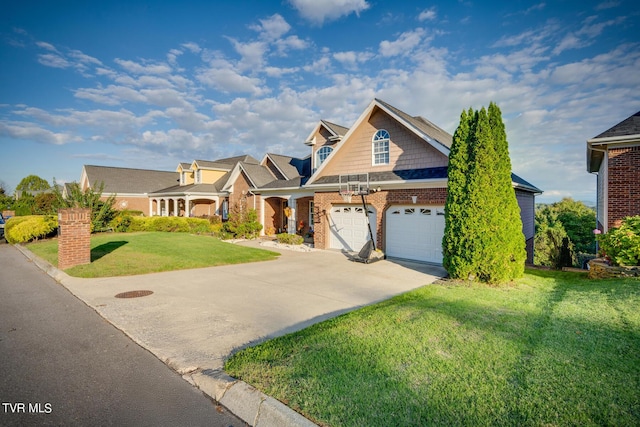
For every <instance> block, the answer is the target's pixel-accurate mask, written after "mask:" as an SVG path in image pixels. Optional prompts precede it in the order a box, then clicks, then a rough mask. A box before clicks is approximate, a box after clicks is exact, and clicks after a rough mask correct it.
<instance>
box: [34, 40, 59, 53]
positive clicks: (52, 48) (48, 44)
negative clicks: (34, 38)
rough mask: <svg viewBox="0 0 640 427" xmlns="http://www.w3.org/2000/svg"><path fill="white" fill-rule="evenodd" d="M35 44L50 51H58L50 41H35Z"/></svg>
mask: <svg viewBox="0 0 640 427" xmlns="http://www.w3.org/2000/svg"><path fill="white" fill-rule="evenodd" d="M36 46H38V47H40V48H42V49H45V50H50V51H51V52H57V51H58V49H56V48H55V47H54V46H53V45H52V44H51V43H47V42H36Z"/></svg>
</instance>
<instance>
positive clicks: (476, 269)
mask: <svg viewBox="0 0 640 427" xmlns="http://www.w3.org/2000/svg"><path fill="white" fill-rule="evenodd" d="M448 174H449V182H448V186H447V202H446V206H445V212H446V213H445V235H444V237H443V243H442V247H443V258H444V260H443V264H444V265H445V267H446V268H447V271H448V272H449V275H450V276H451V277H453V278H463V279H467V278H477V279H479V280H480V281H483V282H487V283H500V282H505V281H508V280H512V279H514V278H517V277H520V276H522V274H523V273H524V262H525V259H526V251H525V241H524V235H523V233H522V220H521V219H520V209H519V207H518V202H517V200H516V195H515V191H514V189H513V186H512V184H511V182H512V181H511V160H510V158H509V150H508V143H507V139H506V132H505V129H504V124H503V123H502V113H501V112H500V109H499V108H498V106H497V105H495V104H494V103H491V104H490V105H489V110H488V111H487V110H485V108H482V109H481V110H479V111H476V112H472V110H470V111H469V113H466V114H465V113H464V112H463V114H462V115H461V122H460V125H459V126H458V129H456V132H455V134H454V140H453V144H452V147H451V153H450V157H449V169H448ZM449 194H451V195H449Z"/></svg>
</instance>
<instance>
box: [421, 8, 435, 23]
mask: <svg viewBox="0 0 640 427" xmlns="http://www.w3.org/2000/svg"><path fill="white" fill-rule="evenodd" d="M436 15H437V14H436V8H435V6H433V7H430V8H429V9H425V10H423V11H422V12H420V15H418V21H433V20H434V19H436Z"/></svg>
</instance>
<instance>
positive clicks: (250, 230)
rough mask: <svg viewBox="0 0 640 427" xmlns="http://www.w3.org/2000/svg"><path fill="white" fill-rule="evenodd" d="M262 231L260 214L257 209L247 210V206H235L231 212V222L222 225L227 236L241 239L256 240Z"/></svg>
mask: <svg viewBox="0 0 640 427" xmlns="http://www.w3.org/2000/svg"><path fill="white" fill-rule="evenodd" d="M260 230H262V224H260V223H259V222H258V214H257V212H256V210H255V209H247V208H246V206H243V205H241V204H235V205H234V206H233V207H232V208H231V209H230V211H229V221H227V222H225V223H224V224H223V225H222V231H223V232H225V234H228V235H231V236H233V237H235V238H241V239H255V238H256V237H258V233H260Z"/></svg>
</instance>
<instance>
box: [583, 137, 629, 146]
mask: <svg viewBox="0 0 640 427" xmlns="http://www.w3.org/2000/svg"><path fill="white" fill-rule="evenodd" d="M587 142H588V143H589V144H590V145H605V144H611V143H629V144H634V145H635V144H640V135H623V136H610V137H608V138H591V139H588V140H587Z"/></svg>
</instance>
